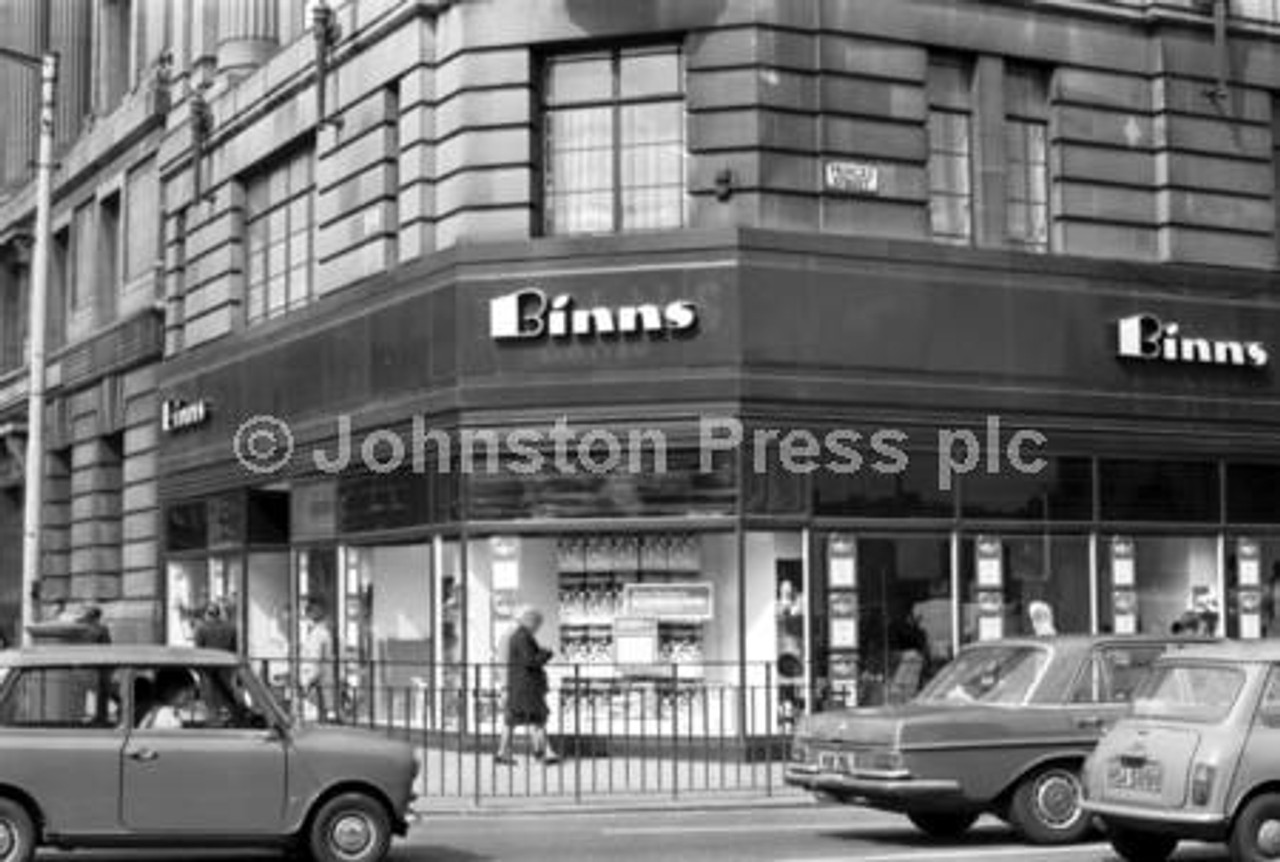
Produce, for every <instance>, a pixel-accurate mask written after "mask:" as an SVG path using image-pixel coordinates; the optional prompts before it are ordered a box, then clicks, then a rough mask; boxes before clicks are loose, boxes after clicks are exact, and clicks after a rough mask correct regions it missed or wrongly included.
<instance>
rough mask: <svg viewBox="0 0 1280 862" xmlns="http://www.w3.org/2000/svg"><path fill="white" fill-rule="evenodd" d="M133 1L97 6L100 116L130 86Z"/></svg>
mask: <svg viewBox="0 0 1280 862" xmlns="http://www.w3.org/2000/svg"><path fill="white" fill-rule="evenodd" d="M133 13H134V9H133V0H104V2H103V4H102V6H101V7H100V11H99V15H100V20H99V24H98V27H99V32H100V33H101V36H100V40H101V47H100V54H99V56H100V63H101V68H100V69H99V75H100V76H101V77H100V78H99V84H98V85H99V88H100V90H99V92H100V93H101V96H100V99H101V104H100V107H101V109H102V113H106V112H108V111H111V110H112V109H114V108H115V107H116V105H118V104H120V100H121V99H123V98H124V94H125V93H127V92H129V88H130V87H131V86H133V52H134V44H133V34H134V26H135V22H134V20H133Z"/></svg>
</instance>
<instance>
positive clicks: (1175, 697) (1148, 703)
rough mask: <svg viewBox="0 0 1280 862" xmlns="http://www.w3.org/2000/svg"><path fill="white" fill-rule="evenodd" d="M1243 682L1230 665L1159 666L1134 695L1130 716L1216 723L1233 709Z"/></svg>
mask: <svg viewBox="0 0 1280 862" xmlns="http://www.w3.org/2000/svg"><path fill="white" fill-rule="evenodd" d="M1244 679H1245V676H1244V672H1243V671H1242V670H1240V669H1239V668H1237V667H1232V666H1230V665H1225V664H1212V665H1211V664H1177V663H1174V662H1161V663H1158V664H1156V666H1155V668H1154V669H1153V670H1152V671H1151V673H1150V675H1149V676H1148V677H1147V678H1146V679H1145V680H1143V682H1142V684H1141V685H1140V686H1138V690H1137V691H1136V692H1135V693H1134V698H1133V702H1134V707H1133V711H1134V715H1137V716H1139V717H1142V718H1155V719H1162V720H1173V721H1190V722H1204V723H1210V722H1218V721H1221V720H1222V719H1223V718H1225V717H1226V715H1227V713H1229V712H1230V711H1231V707H1232V706H1234V705H1235V702H1236V698H1237V697H1239V696H1240V690H1241V688H1243V687H1244Z"/></svg>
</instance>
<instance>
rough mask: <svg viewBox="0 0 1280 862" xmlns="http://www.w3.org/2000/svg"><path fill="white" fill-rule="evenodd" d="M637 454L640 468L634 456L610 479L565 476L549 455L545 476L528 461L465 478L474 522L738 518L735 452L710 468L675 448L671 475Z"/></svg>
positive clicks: (596, 474) (642, 451)
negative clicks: (544, 519) (660, 517)
mask: <svg viewBox="0 0 1280 862" xmlns="http://www.w3.org/2000/svg"><path fill="white" fill-rule="evenodd" d="M634 450H635V452H636V453H637V455H636V457H637V459H638V465H637V466H638V468H639V469H631V467H632V465H631V464H630V463H629V458H630V454H629V453H628V454H627V455H626V456H625V457H623V458H622V460H621V461H620V462H619V465H618V469H616V470H612V471H607V472H606V471H596V470H586V469H578V470H571V471H563V470H559V469H557V468H556V465H555V462H554V461H553V460H552V458H551V457H550V455H548V456H547V457H546V459H545V463H544V464H543V465H542V466H543V469H542V470H541V471H540V472H537V473H530V472H529V471H528V467H529V464H528V462H527V461H523V460H522V461H514V460H513V459H511V458H505V459H504V460H503V461H502V463H501V469H499V470H477V471H474V472H472V473H471V474H469V475H467V476H466V477H465V478H464V481H466V482H467V488H468V492H467V506H468V512H467V514H468V517H470V518H475V519H479V520H494V521H497V520H512V519H531V518H535V519H536V518H619V517H658V516H664V515H681V516H685V515H695V514H696V515H731V514H734V513H735V511H736V505H737V487H736V481H735V476H736V471H735V467H734V464H735V457H734V453H731V452H718V453H714V455H713V458H712V462H711V464H710V465H704V464H702V463H701V458H702V455H701V453H699V452H697V451H696V450H692V449H670V450H668V451H667V452H666V465H665V469H663V470H657V469H655V456H654V453H653V451H652V449H651V448H646V447H645V446H641V445H637V446H635V447H634ZM601 457H603V455H602V456H601ZM707 466H709V467H710V469H704V468H705V467H707Z"/></svg>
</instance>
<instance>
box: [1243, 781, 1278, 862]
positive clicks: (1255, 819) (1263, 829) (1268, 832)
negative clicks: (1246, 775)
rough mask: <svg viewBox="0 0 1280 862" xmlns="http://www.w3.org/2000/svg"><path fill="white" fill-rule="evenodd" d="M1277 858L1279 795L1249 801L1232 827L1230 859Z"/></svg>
mask: <svg viewBox="0 0 1280 862" xmlns="http://www.w3.org/2000/svg"><path fill="white" fill-rule="evenodd" d="M1277 858H1280V794H1276V793H1264V794H1262V795H1261V796H1255V797H1254V798H1253V799H1250V800H1249V804H1247V805H1245V807H1244V809H1243V810H1242V811H1241V812H1240V814H1239V816H1238V817H1236V822H1235V825H1234V826H1232V827H1231V860H1232V862H1262V860H1265V859H1277Z"/></svg>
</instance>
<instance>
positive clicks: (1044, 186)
mask: <svg viewBox="0 0 1280 862" xmlns="http://www.w3.org/2000/svg"><path fill="white" fill-rule="evenodd" d="M1004 83H1005V157H1006V160H1007V161H1006V171H1007V173H1006V179H1007V182H1006V184H1005V220H1006V227H1007V231H1006V235H1007V236H1008V239H1009V242H1010V244H1011V245H1013V246H1015V247H1019V248H1022V249H1024V250H1025V251H1040V252H1044V251H1048V250H1049V115H1048V111H1049V80H1048V75H1047V74H1045V72H1044V71H1043V70H1041V69H1036V68H1030V67H1023V66H1014V65H1010V66H1008V67H1007V68H1006V70H1005V78H1004Z"/></svg>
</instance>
